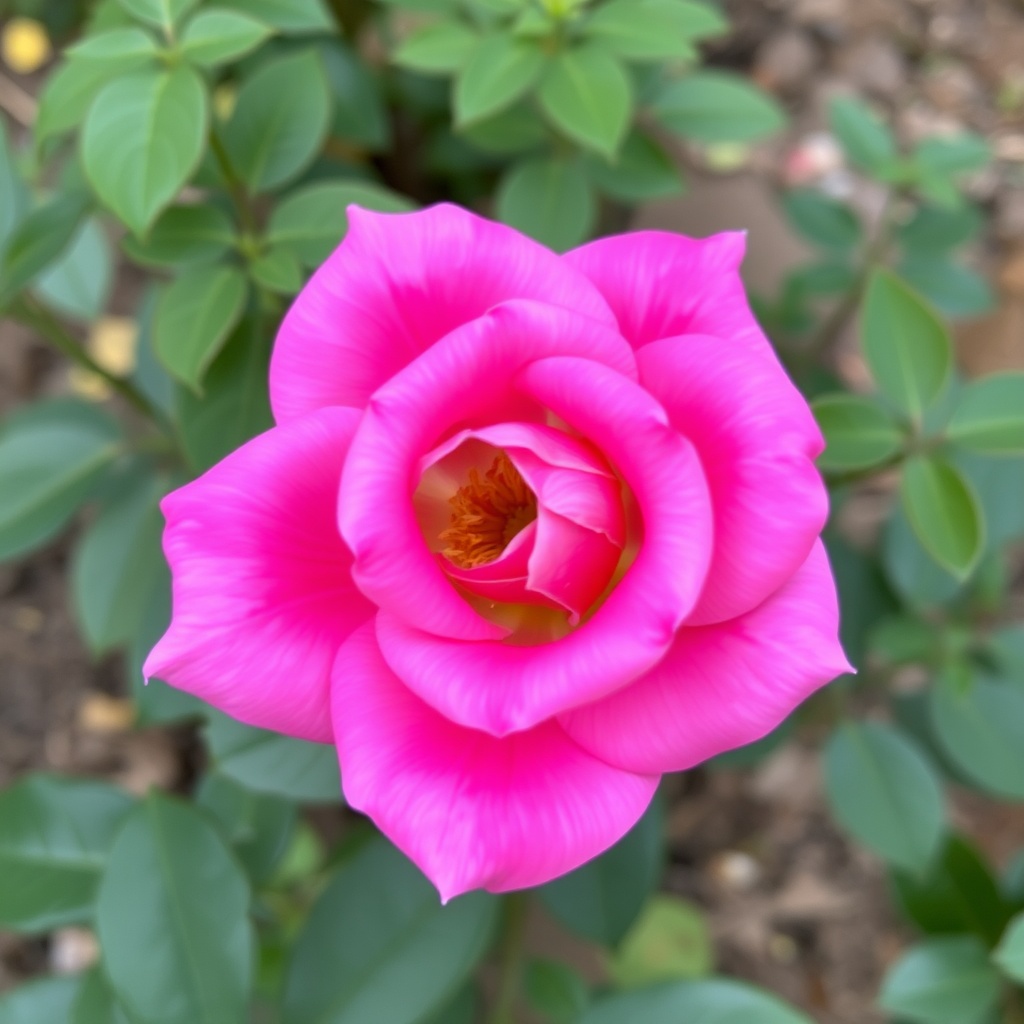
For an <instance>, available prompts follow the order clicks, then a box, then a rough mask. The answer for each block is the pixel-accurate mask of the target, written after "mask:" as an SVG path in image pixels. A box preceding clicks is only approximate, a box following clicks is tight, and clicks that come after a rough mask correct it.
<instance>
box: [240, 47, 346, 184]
mask: <svg viewBox="0 0 1024 1024" xmlns="http://www.w3.org/2000/svg"><path fill="white" fill-rule="evenodd" d="M330 115H331V98H330V88H329V85H328V82H327V74H326V72H325V71H324V67H323V64H322V63H321V61H320V58H319V56H318V55H317V52H316V51H315V50H303V51H300V52H299V53H296V54H289V55H288V56H285V57H279V58H277V59H276V60H273V61H270V62H268V63H266V64H264V65H262V66H261V67H260V68H259V70H258V71H256V73H255V74H254V75H253V76H252V77H251V78H250V79H248V81H246V83H245V85H243V86H242V89H241V91H240V92H239V94H238V105H237V106H236V107H235V112H234V114H233V115H232V117H231V121H230V122H229V123H228V125H227V128H226V129H225V133H224V144H225V146H226V147H227V150H228V154H229V155H230V157H231V162H232V163H233V164H234V167H235V169H236V170H237V171H238V173H239V174H240V175H241V176H242V178H243V179H244V180H245V182H246V183H247V184H248V185H249V187H250V188H252V189H253V191H255V192H267V191H269V190H270V189H273V188H277V187H278V186H280V185H283V184H285V183H286V182H288V181H290V180H291V179H292V178H295V177H297V176H298V175H299V174H301V173H302V171H303V170H304V169H305V168H306V167H308V166H309V164H310V163H311V162H312V160H313V158H314V157H315V156H316V154H317V152H318V151H319V150H320V147H321V145H322V144H323V141H324V138H325V137H326V135H327V128H328V125H329V124H330Z"/></svg>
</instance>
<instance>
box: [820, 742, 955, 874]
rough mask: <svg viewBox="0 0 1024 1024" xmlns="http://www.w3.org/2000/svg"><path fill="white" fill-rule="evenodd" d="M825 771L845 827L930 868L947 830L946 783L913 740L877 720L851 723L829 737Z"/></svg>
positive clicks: (895, 859) (879, 849)
mask: <svg viewBox="0 0 1024 1024" xmlns="http://www.w3.org/2000/svg"><path fill="white" fill-rule="evenodd" d="M824 771H825V785H826V788H827V791H828V797H829V802H830V804H831V805H832V810H833V813H834V814H835V815H836V817H837V818H838V819H839V821H840V822H841V823H842V825H843V826H844V827H845V828H847V829H848V830H849V831H850V832H851V833H852V834H853V835H854V836H855V837H856V838H857V839H859V840H860V841H861V842H862V843H864V845H865V846H868V847H870V848H871V849H872V850H874V851H875V852H876V853H878V854H879V855H880V856H882V857H884V858H885V859H886V860H888V861H891V862H892V863H893V864H896V865H898V866H900V867H902V868H904V869H905V870H907V871H910V872H914V873H917V874H921V873H923V872H925V871H927V870H928V867H929V865H930V864H931V862H932V860H933V858H934V857H935V855H936V853H937V852H938V849H939V845H940V843H941V842H942V839H943V834H944V831H945V821H944V810H943V797H942V785H941V783H940V781H939V778H938V776H937V775H936V772H935V769H934V768H933V767H932V765H931V764H930V763H929V761H928V760H927V759H926V758H925V756H924V755H923V754H922V753H921V751H920V750H919V749H918V748H917V746H916V745H915V744H914V743H913V742H911V740H910V739H908V738H907V737H906V736H904V735H902V734H901V733H899V732H897V731H896V730H894V729H892V728H890V727H888V726H885V725H881V724H879V723H877V722H860V723H854V722H848V723H846V724H845V725H844V726H842V727H841V728H840V729H838V730H837V731H836V732H835V733H833V735H832V738H831V739H830V740H829V743H828V746H827V747H826V749H825V762H824Z"/></svg>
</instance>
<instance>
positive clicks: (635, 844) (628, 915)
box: [538, 800, 664, 946]
mask: <svg viewBox="0 0 1024 1024" xmlns="http://www.w3.org/2000/svg"><path fill="white" fill-rule="evenodd" d="M663 831H664V811H663V808H662V806H661V803H660V801H658V800H655V801H654V803H652V804H651V806H650V808H649V809H648V811H647V812H646V813H645V814H644V816H643V817H642V818H641V819H640V820H639V821H638V822H637V823H636V825H634V826H633V828H632V829H631V830H630V831H629V832H627V833H626V835H625V836H624V837H623V838H622V839H620V840H619V842H618V843H616V845H615V846H613V847H612V848H611V849H610V850H608V851H607V852H605V853H603V854H601V856H600V857H596V858H595V859H594V860H592V861H589V862H588V863H586V864H584V865H583V866H582V867H580V868H577V869H576V870H575V871H573V872H570V873H569V874H568V875H563V876H562V877H561V878H556V879H555V880H554V881H553V882H548V883H547V885H544V886H541V888H540V889H539V890H538V893H539V895H540V897H541V899H542V900H543V901H544V903H545V904H546V905H547V908H548V909H549V910H550V911H551V912H552V913H553V914H554V915H555V917H557V918H558V919H559V920H560V921H561V922H562V924H564V925H565V926H566V927H567V928H570V929H571V930H572V931H574V932H576V933H577V934H578V935H582V936H583V937H584V938H587V939H591V940H592V941H594V942H598V943H600V944H601V945H604V946H614V945H616V944H617V943H618V942H620V941H621V940H622V938H623V936H625V935H626V933H627V932H628V931H629V929H630V927H631V926H632V924H633V922H634V921H635V920H636V919H637V917H638V915H639V914H640V911H641V910H642V908H643V906H644V904H645V903H646V902H647V900H648V898H649V897H650V896H651V894H652V893H653V892H654V891H655V889H656V888H657V886H658V882H659V880H660V879H661V872H662V867H663V864H664V848H663V840H662V836H663Z"/></svg>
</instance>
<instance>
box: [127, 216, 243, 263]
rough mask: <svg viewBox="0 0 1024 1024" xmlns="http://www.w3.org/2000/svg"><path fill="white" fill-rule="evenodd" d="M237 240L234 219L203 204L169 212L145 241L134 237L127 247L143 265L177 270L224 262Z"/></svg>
mask: <svg viewBox="0 0 1024 1024" xmlns="http://www.w3.org/2000/svg"><path fill="white" fill-rule="evenodd" d="M234 240H235V230H234V227H233V225H232V223H231V218H230V217H228V215H227V214H226V213H225V212H224V211H223V210H222V209H220V207H218V206H212V205H210V204H206V203H199V204H196V205H194V206H172V207H171V208H170V209H168V210H165V211H164V212H163V213H162V214H161V215H160V217H159V218H158V219H157V221H156V223H155V224H154V225H153V227H152V229H151V230H150V232H149V234H148V236H147V237H146V240H145V241H144V242H142V241H139V239H137V238H134V237H133V236H131V235H128V236H126V237H125V239H124V242H123V245H124V250H125V252H126V253H128V255H129V256H130V257H131V258H132V259H133V260H136V261H137V262H139V263H145V264H148V265H150V266H155V267H176V266H180V265H182V264H185V263H209V262H211V261H213V260H217V259H220V258H221V257H222V256H223V255H224V254H225V253H226V252H227V251H228V249H229V248H230V247H231V245H232V243H233V242H234Z"/></svg>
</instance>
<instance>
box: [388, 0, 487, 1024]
mask: <svg viewBox="0 0 1024 1024" xmlns="http://www.w3.org/2000/svg"><path fill="white" fill-rule="evenodd" d="M385 2H388V0H385ZM478 1002H479V1000H478V999H477V995H476V988H475V986H474V985H473V984H472V983H470V984H468V985H465V986H464V987H463V989H462V991H461V992H459V994H458V995H457V996H456V997H455V998H454V999H453V1000H452V1001H451V1002H450V1003H448V1005H447V1006H443V1007H442V1008H441V1010H440V1011H439V1012H437V1013H435V1014H434V1015H433V1016H432V1017H431V1018H430V1019H429V1020H428V1021H427V1022H426V1024H475V1022H476V1020H477V1004H478Z"/></svg>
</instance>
